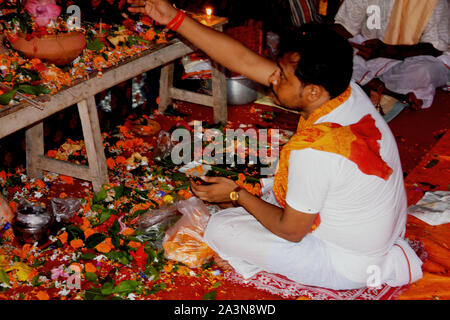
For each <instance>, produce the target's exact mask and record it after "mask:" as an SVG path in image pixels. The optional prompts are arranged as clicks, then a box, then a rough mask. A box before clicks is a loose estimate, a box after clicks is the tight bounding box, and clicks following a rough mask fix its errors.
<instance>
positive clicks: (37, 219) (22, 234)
mask: <svg viewBox="0 0 450 320" xmlns="http://www.w3.org/2000/svg"><path fill="white" fill-rule="evenodd" d="M54 221H55V217H54V215H53V214H52V213H51V212H49V211H48V210H46V209H45V208H44V207H41V206H40V205H35V204H32V203H30V202H28V201H25V200H24V201H22V202H20V203H19V206H18V210H17V214H16V216H15V217H14V220H13V226H12V227H13V230H14V235H15V236H16V239H17V240H18V241H19V242H20V243H35V242H38V243H39V244H42V243H44V242H45V241H47V240H48V236H49V235H50V231H51V226H52V224H53V222H54Z"/></svg>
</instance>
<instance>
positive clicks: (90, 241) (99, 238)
mask: <svg viewBox="0 0 450 320" xmlns="http://www.w3.org/2000/svg"><path fill="white" fill-rule="evenodd" d="M105 239H106V236H105V235H104V234H103V233H94V234H93V235H91V236H89V237H88V238H87V239H86V241H85V242H84V245H85V247H86V248H88V249H92V248H94V247H95V246H97V245H98V244H99V243H101V242H103V241H104V240H105Z"/></svg>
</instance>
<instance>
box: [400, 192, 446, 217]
mask: <svg viewBox="0 0 450 320" xmlns="http://www.w3.org/2000/svg"><path fill="white" fill-rule="evenodd" d="M408 213H409V214H410V215H413V216H415V217H416V218H418V219H420V220H422V221H424V222H426V223H428V224H429V225H432V226H438V225H441V224H445V223H450V191H434V192H426V193H425V195H424V196H423V198H422V199H421V200H419V201H418V202H417V203H416V204H415V205H413V206H410V207H409V208H408Z"/></svg>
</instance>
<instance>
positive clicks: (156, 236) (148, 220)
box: [137, 204, 180, 249]
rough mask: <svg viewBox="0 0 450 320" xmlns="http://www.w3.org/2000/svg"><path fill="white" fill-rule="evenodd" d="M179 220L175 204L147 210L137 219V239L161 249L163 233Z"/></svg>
mask: <svg viewBox="0 0 450 320" xmlns="http://www.w3.org/2000/svg"><path fill="white" fill-rule="evenodd" d="M179 218H180V215H179V214H178V212H177V206H176V204H173V205H170V206H166V207H162V208H160V209H156V210H149V211H147V212H145V213H144V214H142V215H141V216H140V217H139V220H138V228H137V231H138V233H140V235H138V236H137V237H138V238H141V240H142V241H150V242H152V244H153V245H154V246H155V247H156V248H158V249H162V241H163V239H164V235H165V232H166V231H167V229H168V228H169V227H170V226H171V225H173V224H174V223H175V222H176V221H177V220H178V219H179Z"/></svg>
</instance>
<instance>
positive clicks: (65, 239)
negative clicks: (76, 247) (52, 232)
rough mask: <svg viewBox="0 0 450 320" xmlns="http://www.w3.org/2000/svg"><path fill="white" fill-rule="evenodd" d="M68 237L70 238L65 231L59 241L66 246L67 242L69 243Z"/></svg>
mask: <svg viewBox="0 0 450 320" xmlns="http://www.w3.org/2000/svg"><path fill="white" fill-rule="evenodd" d="M67 236H68V234H67V232H66V231H64V232H63V233H61V234H60V235H59V236H58V239H59V241H61V243H62V244H66V242H67Z"/></svg>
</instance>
